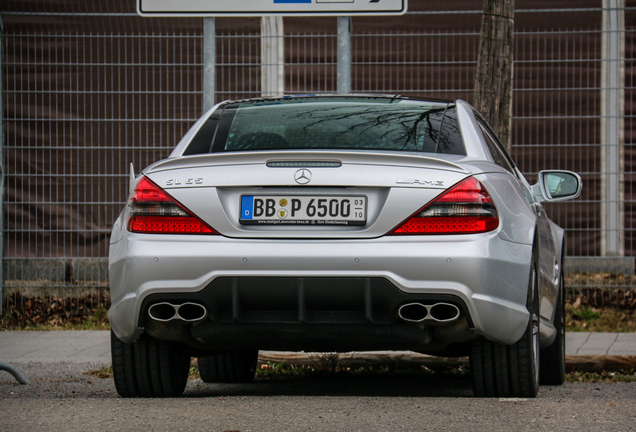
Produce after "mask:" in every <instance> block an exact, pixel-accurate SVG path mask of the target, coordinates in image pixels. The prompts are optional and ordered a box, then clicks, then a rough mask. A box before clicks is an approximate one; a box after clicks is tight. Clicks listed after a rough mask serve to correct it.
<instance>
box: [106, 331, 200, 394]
mask: <svg viewBox="0 0 636 432" xmlns="http://www.w3.org/2000/svg"><path fill="white" fill-rule="evenodd" d="M110 334H111V355H112V361H113V377H114V380H115V388H116V389H117V393H118V394H119V395H120V396H121V397H175V396H180V395H181V394H182V393H183V390H184V389H185V386H186V382H187V380H188V372H189V370H190V357H188V356H187V355H186V354H184V353H185V352H186V350H185V349H184V348H183V347H182V346H180V345H179V344H175V343H170V342H165V341H159V340H140V341H137V342H136V343H126V342H123V341H121V340H120V339H119V338H118V337H117V336H115V333H113V332H112V331H111V333H110Z"/></svg>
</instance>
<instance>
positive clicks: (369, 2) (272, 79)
mask: <svg viewBox="0 0 636 432" xmlns="http://www.w3.org/2000/svg"><path fill="white" fill-rule="evenodd" d="M407 7H408V0H240V1H228V0H180V1H174V0H137V13H138V14H139V15H141V16H144V17H203V18H204V24H203V27H204V31H203V39H204V47H203V53H204V55H203V59H204V60H203V61H204V64H203V108H204V110H207V109H209V108H211V107H212V106H213V105H214V92H215V88H214V85H215V82H214V80H215V73H214V69H215V56H216V50H215V40H214V32H215V23H214V17H222V16H225V17H240V16H260V17H269V16H278V17H281V16H325V17H327V16H337V17H338V65H337V77H338V84H337V85H338V93H351V58H352V56H351V16H354V15H358V16H369V15H371V16H373V15H376V16H382V15H403V14H405V13H406V11H407ZM262 22H264V21H262ZM266 24H267V27H268V29H269V30H268V32H267V34H266V35H265V36H266V37H267V36H268V37H277V36H276V35H277V33H275V32H273V28H274V27H276V26H275V25H273V24H272V21H267V22H266ZM280 24H281V25H280V28H281V29H282V22H281V23H280ZM270 27H272V28H270ZM272 33H273V34H274V36H272ZM280 53H282V44H281V48H279V50H278V51H276V52H274V50H271V52H266V53H263V61H262V63H263V65H265V66H268V67H267V69H266V70H264V72H265V73H266V74H267V76H266V77H265V79H266V81H263V86H264V87H263V89H262V90H263V94H264V95H266V94H272V93H277V94H278V93H282V91H283V90H284V89H282V88H280V87H281V86H280V83H278V79H279V77H280V76H282V74H283V71H282V65H281V64H280V62H279V61H278V57H276V59H274V56H280ZM277 83H278V85H277Z"/></svg>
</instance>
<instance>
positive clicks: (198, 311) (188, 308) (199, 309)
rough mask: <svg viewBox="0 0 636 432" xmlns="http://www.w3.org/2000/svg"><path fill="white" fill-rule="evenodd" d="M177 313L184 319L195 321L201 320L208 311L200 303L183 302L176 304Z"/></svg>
mask: <svg viewBox="0 0 636 432" xmlns="http://www.w3.org/2000/svg"><path fill="white" fill-rule="evenodd" d="M176 310H177V315H178V316H179V318H180V319H181V320H182V321H186V322H195V321H201V320H202V319H204V318H205V317H206V316H207V315H208V311H207V310H206V309H205V307H203V305H200V304H198V303H183V304H182V305H180V306H176Z"/></svg>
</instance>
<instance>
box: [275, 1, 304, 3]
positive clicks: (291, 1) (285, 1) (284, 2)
mask: <svg viewBox="0 0 636 432" xmlns="http://www.w3.org/2000/svg"><path fill="white" fill-rule="evenodd" d="M274 3H311V0H274Z"/></svg>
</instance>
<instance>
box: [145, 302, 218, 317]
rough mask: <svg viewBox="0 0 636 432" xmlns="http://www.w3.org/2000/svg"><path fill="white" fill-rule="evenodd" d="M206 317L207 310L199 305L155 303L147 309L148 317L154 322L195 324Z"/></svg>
mask: <svg viewBox="0 0 636 432" xmlns="http://www.w3.org/2000/svg"><path fill="white" fill-rule="evenodd" d="M207 315H208V311H207V309H206V308H205V307H204V306H203V305H200V304H199V303H189V302H186V303H182V304H172V303H168V302H162V303H155V304H153V305H152V306H150V308H149V309H148V316H150V318H152V319H153V320H155V321H161V322H168V321H175V320H176V321H183V322H197V321H201V320H202V319H204V318H205V317H206V316H207Z"/></svg>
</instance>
